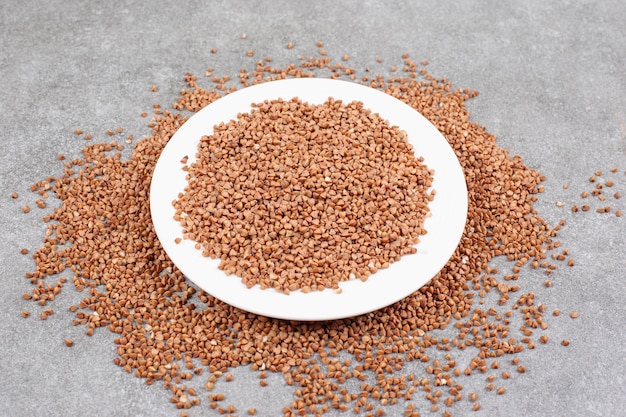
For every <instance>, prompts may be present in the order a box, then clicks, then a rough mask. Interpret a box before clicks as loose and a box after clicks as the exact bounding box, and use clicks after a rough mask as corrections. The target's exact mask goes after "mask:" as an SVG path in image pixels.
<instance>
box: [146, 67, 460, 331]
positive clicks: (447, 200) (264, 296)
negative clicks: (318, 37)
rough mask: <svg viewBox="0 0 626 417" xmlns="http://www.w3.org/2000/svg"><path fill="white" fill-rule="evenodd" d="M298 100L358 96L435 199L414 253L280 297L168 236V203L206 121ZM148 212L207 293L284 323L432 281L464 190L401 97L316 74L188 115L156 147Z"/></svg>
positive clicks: (445, 150)
mask: <svg viewBox="0 0 626 417" xmlns="http://www.w3.org/2000/svg"><path fill="white" fill-rule="evenodd" d="M293 97H298V98H299V99H300V100H302V101H304V102H308V103H309V104H321V103H323V102H325V101H326V100H327V99H328V98H329V97H333V98H335V99H340V100H343V101H344V103H348V102H350V101H361V102H363V103H364V106H365V107H366V108H368V109H370V110H372V111H373V112H374V113H378V114H379V115H380V116H381V117H382V118H383V119H386V120H388V121H389V123H390V124H391V125H396V126H398V127H399V128H401V129H403V130H405V131H406V132H407V134H408V139H409V142H410V143H411V144H412V145H413V150H414V152H415V154H416V156H423V157H424V163H425V164H426V165H427V166H428V167H429V168H430V169H433V170H434V177H433V183H432V188H434V189H435V191H436V196H435V199H434V200H433V201H432V202H430V203H429V209H430V216H429V217H428V218H427V219H426V220H425V221H424V227H425V228H426V230H427V234H426V235H423V236H421V237H420V242H419V243H418V244H416V246H415V247H416V249H417V253H416V254H412V255H405V256H403V257H402V258H401V260H400V261H399V262H394V263H392V264H391V265H390V267H389V268H387V269H384V270H379V271H378V272H376V273H375V274H373V275H371V276H370V277H369V278H368V279H367V280H366V281H365V282H363V281H361V280H359V279H356V280H352V281H345V282H342V283H340V287H341V289H342V291H341V293H339V294H338V293H336V292H335V291H333V290H330V289H328V290H324V291H313V292H309V293H302V292H300V291H295V292H291V293H290V294H288V295H286V294H283V293H279V292H277V291H275V290H273V289H266V290H261V289H260V288H259V286H258V285H257V286H255V287H252V288H246V286H245V285H244V284H243V283H242V282H241V279H240V278H239V277H238V276H235V275H230V276H228V275H226V274H225V273H224V272H223V271H221V270H219V269H218V267H217V266H218V265H219V260H217V259H210V258H205V257H203V256H202V255H201V253H200V251H199V250H196V249H195V248H194V244H195V242H192V241H189V240H183V241H182V242H181V243H180V244H176V243H175V242H174V240H175V239H176V238H178V237H182V228H181V226H180V224H179V223H178V222H177V221H176V220H174V207H173V205H172V202H173V201H174V200H175V199H176V198H177V196H178V194H179V193H180V192H182V191H183V190H184V188H185V186H186V185H187V181H186V178H185V174H186V173H185V172H184V171H183V170H182V167H183V165H182V164H181V159H183V157H184V156H188V157H189V160H188V164H191V163H192V162H193V161H194V160H195V155H196V150H197V145H198V143H199V142H200V139H201V137H202V136H204V135H209V134H212V133H213V126H215V125H216V124H219V123H220V122H228V121H230V120H233V119H236V118H237V114H238V113H245V112H249V111H250V110H251V103H258V102H262V101H264V100H274V99H277V98H282V99H284V100H290V99H292V98H293ZM150 209H151V214H152V221H153V223H154V227H155V230H156V233H157V236H158V238H159V240H160V242H161V244H162V245H163V248H164V249H165V252H166V253H167V254H168V256H169V257H170V259H171V260H172V261H173V262H174V264H175V265H176V266H177V267H178V268H179V269H180V270H181V271H182V272H183V274H185V276H186V277H187V278H188V279H190V280H191V281H193V282H194V283H195V284H196V285H197V286H198V287H200V288H202V289H203V290H205V291H206V292H208V293H209V294H211V295H213V296H214V297H216V298H218V299H220V300H222V301H224V302H226V303H228V304H231V305H233V306H235V307H238V308H241V309H243V310H246V311H250V312H253V313H257V314H261V315H265V316H269V317H274V318H280V319H288V320H307V321H317V320H332V319H339V318H345V317H351V316H356V315H360V314H364V313H368V312H371V311H374V310H377V309H379V308H382V307H385V306H388V305H390V304H392V303H394V302H396V301H398V300H401V299H402V298H404V297H406V296H408V295H409V294H411V293H413V292H414V291H417V290H418V289H419V288H420V287H422V286H423V285H424V284H426V283H427V282H428V281H429V280H430V279H432V278H433V277H434V276H435V275H436V274H437V272H439V270H440V269H441V268H442V267H443V266H444V265H445V264H446V262H447V261H448V259H449V258H450V256H452V254H453V253H454V251H455V249H456V247H457V245H458V243H459V240H460V238H461V234H462V233H463V229H464V226H465V220H466V216H467V188H466V184H465V178H464V176H463V171H462V169H461V166H460V164H459V161H458V159H457V158H456V155H455V154H454V151H453V150H452V148H451V147H450V145H449V144H448V142H447V141H446V140H445V138H444V137H443V136H442V135H441V133H440V132H439V131H438V130H437V129H436V128H435V127H434V126H433V125H432V124H431V123H430V122H429V121H428V120H427V119H426V118H424V117H423V116H422V115H421V114H420V113H418V112H417V111H415V110H414V109H413V108H411V107H410V106H408V105H407V104H405V103H403V102H402V101H400V100H398V99H396V98H394V97H392V96H390V95H388V94H385V93H383V92H381V91H378V90H375V89H373V88H370V87H366V86H362V85H360V84H356V83H352V82H348V81H338V80H330V79H317V78H298V79H289V80H280V81H272V82H267V83H263V84H259V85H255V86H252V87H247V88H244V89H242V90H238V91H236V92H234V93H231V94H228V95H226V96H224V97H223V98H221V99H219V100H217V101H215V102H213V103H211V104H210V105H208V106H206V107H205V108H203V109H202V110H200V111H199V112H198V113H196V114H195V115H194V116H192V117H191V118H190V119H189V120H188V121H187V122H186V123H185V124H184V125H183V126H181V127H180V129H179V130H178V131H177V132H176V133H175V134H174V136H173V137H172V138H171V140H170V141H169V142H168V144H167V146H166V147H165V148H164V150H163V152H162V154H161V156H160V158H159V160H158V162H157V165H156V167H155V170H154V174H153V178H152V183H151V189H150Z"/></svg>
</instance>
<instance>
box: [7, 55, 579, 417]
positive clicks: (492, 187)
mask: <svg viewBox="0 0 626 417" xmlns="http://www.w3.org/2000/svg"><path fill="white" fill-rule="evenodd" d="M341 62H344V63H341ZM341 62H339V63H333V62H332V61H331V59H330V57H329V56H328V55H326V54H324V55H321V56H318V57H310V58H305V57H302V58H301V59H300V61H299V63H294V64H290V65H288V66H286V67H285V68H277V67H272V66H269V65H267V60H266V61H265V62H264V61H258V63H257V64H256V66H255V68H254V69H253V70H252V71H251V72H248V71H247V70H245V69H243V70H241V72H240V73H239V80H240V82H241V84H242V85H243V86H246V85H250V84H256V83H260V82H264V81H267V80H271V79H281V78H287V77H309V76H315V75H321V76H329V77H331V78H346V79H349V80H354V81H355V82H361V83H363V84H365V85H368V86H371V87H372V88H378V89H381V90H382V91H384V92H386V93H387V94H390V95H392V96H394V97H397V98H398V99H400V100H402V101H404V102H405V103H407V104H409V105H410V106H412V107H413V108H414V109H416V110H417V111H419V112H421V113H422V114H423V115H424V116H426V117H427V118H428V119H429V120H430V121H431V122H432V123H433V124H434V125H435V126H436V127H437V128H438V129H439V130H440V131H441V133H442V134H443V135H444V136H445V138H446V139H447V140H448V142H449V143H450V145H451V146H452V148H453V149H454V151H455V153H456V155H457V157H458V158H459V161H460V163H461V165H462V168H463V172H464V174H465V178H466V182H467V188H468V197H469V208H468V219H467V223H466V226H465V230H464V233H463V236H462V238H461V242H460V245H459V246H458V248H457V249H456V251H455V253H454V254H453V256H452V257H451V259H450V260H449V262H448V263H447V264H446V265H445V266H444V268H443V269H442V270H441V271H440V272H439V273H438V274H437V276H435V277H434V278H433V279H432V280H431V281H430V282H429V283H428V284H427V285H425V286H424V287H422V288H421V289H420V290H419V291H417V292H415V293H414V294H412V295H410V296H408V297H406V298H405V299H403V300H401V301H399V302H397V303H395V304H393V305H391V306H389V307H386V308H383V309H381V310H378V311H375V312H373V313H370V314H366V315H363V316H358V317H353V318H347V319H343V320H336V321H331V322H315V323H301V322H289V321H281V320H273V319H269V318H267V317H262V316H258V315H255V314H252V313H248V312H245V311H241V310H238V309H236V308H234V307H232V306H229V305H226V304H224V303H222V302H220V301H219V300H216V299H215V298H213V297H211V296H210V295H208V294H206V293H204V292H202V291H197V290H196V288H195V287H193V286H192V285H191V284H190V283H189V282H188V281H186V280H185V278H184V276H183V275H182V273H181V272H180V271H179V270H177V269H176V267H175V266H174V265H173V264H172V262H171V261H170V260H169V259H168V257H167V256H166V254H165V252H164V251H163V249H162V247H161V245H160V243H159V241H158V240H157V238H156V235H155V232H154V229H153V227H152V223H151V219H150V210H149V199H148V190H149V187H150V181H151V177H152V172H153V169H154V166H155V164H156V161H157V159H158V157H159V155H160V153H161V151H162V149H163V147H164V146H165V145H166V144H167V142H168V140H169V139H170V138H171V137H172V135H173V134H174V132H175V131H176V130H177V129H178V128H179V127H180V126H181V125H182V123H183V122H184V121H185V120H186V115H188V114H189V112H195V111H198V110H200V109H201V108H203V107H204V106H206V105H207V104H209V103H211V102H212V101H214V100H216V99H218V98H219V97H221V96H222V95H223V94H226V93H228V92H229V91H233V90H234V89H235V88H236V87H235V86H234V85H230V84H229V80H230V77H229V76H223V77H217V76H213V78H212V80H213V82H214V85H213V86H212V87H210V88H206V87H202V86H200V85H199V82H198V80H197V79H196V77H195V76H192V75H187V76H186V77H185V81H186V83H187V87H186V88H185V89H183V90H182V91H181V94H180V97H179V98H178V101H177V102H176V103H175V104H174V110H173V111H169V110H167V109H162V108H160V106H155V116H154V118H153V119H152V120H151V121H150V125H149V126H150V127H152V134H151V135H150V136H149V137H147V138H144V139H142V140H139V141H136V142H135V146H134V149H133V151H132V154H131V155H130V157H128V158H122V156H121V154H120V152H119V149H120V148H121V147H122V146H121V145H119V144H117V143H115V142H111V143H108V144H90V145H89V146H86V147H85V148H84V150H83V156H82V158H75V159H72V160H71V161H69V160H68V161H66V162H65V172H64V174H63V175H62V176H61V177H60V178H48V179H46V180H45V181H40V182H38V183H37V184H35V185H34V186H33V188H32V191H35V192H39V193H40V194H41V195H44V194H46V195H47V191H46V190H51V192H54V194H55V195H56V197H57V198H58V199H59V200H60V203H59V204H58V207H57V208H55V209H54V210H53V211H52V212H50V213H49V214H47V215H45V216H44V221H46V222H48V226H47V230H46V233H45V237H44V241H43V245H42V246H41V247H40V248H38V249H37V250H35V251H32V250H31V251H30V253H32V256H33V259H34V261H35V267H34V270H33V271H32V272H28V273H27V274H26V276H27V278H28V279H29V280H30V282H31V283H32V290H31V291H30V292H27V293H25V294H24V298H25V299H30V300H33V301H35V302H36V303H38V304H39V305H40V307H37V306H35V308H39V309H41V314H42V315H43V316H44V317H42V318H46V317H48V316H49V315H50V314H52V313H53V310H52V308H50V307H47V305H48V304H49V303H51V302H52V301H53V300H54V299H55V297H59V296H60V295H62V294H61V289H63V288H64V284H65V283H66V281H67V280H68V278H67V277H68V276H69V277H70V278H69V279H70V280H71V282H72V283H73V284H74V286H75V287H76V289H77V290H78V291H84V292H85V297H84V299H83V300H82V301H81V302H80V303H79V304H78V305H73V306H71V307H70V311H72V312H73V314H75V319H74V322H73V324H75V325H81V326H84V327H85V328H86V332H87V334H88V335H91V334H93V332H94V331H96V330H97V329H102V330H104V329H108V330H109V331H111V332H113V333H115V334H116V338H115V344H116V346H117V357H116V358H115V360H114V362H115V364H117V365H119V366H120V367H121V368H123V369H124V370H126V371H127V372H129V373H131V374H133V375H135V376H136V377H138V378H142V379H144V380H145V381H146V383H147V384H153V383H156V382H158V383H159V384H161V385H162V386H163V387H165V388H166V389H167V390H169V392H170V394H169V395H170V397H171V401H172V403H173V405H174V406H175V407H176V408H178V409H181V412H182V415H187V414H188V413H189V412H191V411H192V410H188V409H189V408H192V407H199V408H200V409H202V410H204V412H207V413H208V412H210V410H217V411H218V412H220V413H229V412H230V411H229V410H233V412H235V410H237V409H238V410H246V409H249V410H251V411H249V412H248V414H251V415H252V414H255V413H257V412H258V413H259V414H260V415H263V414H264V413H263V410H264V407H265V406H267V404H245V405H240V406H237V405H235V404H233V403H232V402H231V399H226V400H224V395H223V394H222V393H220V392H215V391H216V389H217V388H216V383H218V381H219V382H220V384H221V383H222V382H221V381H222V380H223V379H224V378H225V377H224V375H226V374H228V373H229V372H230V371H229V370H232V369H233V368H236V367H240V366H245V367H248V368H249V369H251V370H252V371H253V372H254V371H256V372H259V376H260V377H261V381H262V382H263V384H261V386H260V387H259V389H270V388H263V386H268V387H271V386H272V383H273V382H271V381H272V380H270V379H269V378H266V376H267V375H268V374H267V373H268V372H271V373H278V374H281V375H282V376H283V381H284V382H283V383H282V385H281V386H282V387H283V388H284V387H291V389H292V391H293V397H292V400H291V401H290V402H289V403H287V404H284V408H283V414H284V415H285V416H297V415H320V414H325V413H336V412H337V411H350V414H352V413H353V412H354V413H357V414H358V413H363V414H364V415H372V416H373V415H378V416H380V415H383V414H385V413H388V412H389V413H391V412H392V411H390V410H393V415H400V414H403V415H405V416H418V415H420V413H422V415H424V413H428V412H429V410H430V411H433V412H437V413H443V415H451V414H452V413H453V412H457V411H459V410H460V413H461V414H466V411H469V410H471V409H473V410H478V409H480V408H481V404H480V402H479V401H480V398H481V397H482V396H483V395H485V396H487V395H493V396H494V398H495V395H497V394H502V393H504V392H505V389H506V388H507V387H508V386H507V385H506V381H507V380H508V379H509V378H511V377H513V376H518V375H519V377H521V374H523V373H524V372H525V371H526V368H525V367H524V365H523V364H521V363H520V360H519V357H518V356H517V355H516V354H517V353H519V352H521V351H523V350H526V349H533V348H536V349H538V348H540V346H542V345H543V344H542V343H541V344H540V343H537V344H535V342H536V341H539V340H542V341H545V342H546V343H550V342H549V341H548V339H547V338H541V339H539V338H540V337H541V336H542V335H543V334H544V333H545V331H546V329H547V327H548V322H547V320H548V318H547V317H546V316H547V315H545V316H544V312H546V311H548V310H547V307H546V306H545V305H544V304H542V303H541V302H540V300H537V299H536V297H535V294H534V293H533V292H531V291H523V290H522V288H521V287H520V285H522V286H523V285H524V284H525V280H523V279H519V280H518V278H522V277H524V275H523V274H524V273H528V272H531V273H534V274H536V273H537V271H532V270H530V268H534V269H537V270H543V271H545V273H546V274H551V273H554V271H555V268H556V265H557V264H558V263H559V262H567V260H568V255H569V252H567V250H564V249H562V248H559V246H560V242H558V241H555V240H554V238H555V236H556V233H557V231H558V230H559V228H560V227H561V226H562V225H563V224H562V223H559V225H557V226H555V227H551V226H550V225H548V224H547V222H546V221H544V220H543V219H542V218H541V217H540V216H539V215H538V214H537V212H536V211H535V209H534V208H533V203H534V202H535V201H536V198H537V196H536V193H538V192H540V191H541V186H540V185H539V184H540V182H541V181H542V176H541V175H540V174H539V172H537V171H535V170H531V169H529V168H528V167H526V166H525V165H524V163H523V162H522V160H521V158H520V157H519V156H511V155H509V154H508V152H507V151H506V150H504V149H502V148H500V147H499V146H498V145H497V144H496V140H495V137H494V136H493V135H491V134H490V133H488V132H487V131H486V130H485V128H484V127H482V126H480V125H478V124H477V123H475V122H472V121H470V118H469V113H468V110H467V108H466V106H465V101H466V100H468V99H469V98H471V97H473V96H474V95H475V94H476V93H474V92H470V91H468V90H460V89H456V90H453V89H452V87H451V84H450V83H449V82H448V81H447V80H446V79H436V78H434V77H433V76H431V75H429V74H428V73H427V72H426V70H425V69H424V68H421V67H418V64H416V63H415V62H414V61H412V60H411V59H410V58H409V57H408V55H405V56H403V62H402V63H401V65H398V66H397V68H398V71H397V73H395V74H397V75H396V76H394V77H390V78H385V77H383V76H382V75H379V76H375V75H372V74H371V73H370V72H369V70H366V71H365V72H364V73H365V75H363V76H358V77H357V72H356V71H355V70H354V69H351V68H349V67H347V66H345V61H341ZM209 73H211V74H212V73H213V70H212V69H211V71H210V72H209V71H208V72H207V74H209ZM207 81H210V80H207ZM184 114H185V115H184ZM90 143H93V142H90ZM214 150H216V151H217V149H214ZM225 151H227V149H224V150H223V151H222V152H225ZM60 159H62V158H60ZM260 172H261V171H259V173H260ZM266 174H269V172H268V173H266ZM322 175H325V174H322ZM329 176H330V177H331V180H332V181H335V180H336V178H335V177H333V175H329ZM280 180H284V178H281V179H280ZM318 185H319V184H318ZM324 185H325V184H322V186H324ZM390 191H391V190H390ZM15 201H18V203H16V204H23V203H20V202H19V201H21V200H20V199H16V200H15ZM16 210H17V209H16ZM48 210H49V209H48ZM31 213H32V212H31ZM321 214H322V213H320V215H321ZM31 215H32V214H31ZM311 217H312V216H311ZM266 232H267V231H266V230H262V229H258V230H257V234H264V233H266ZM215 250H217V249H215ZM219 250H220V251H223V250H222V249H219ZM555 251H558V255H557V254H556V253H552V252H555ZM550 255H555V256H550ZM494 258H500V259H503V260H504V262H505V263H504V264H505V265H508V266H505V267H504V268H505V270H503V271H498V270H497V269H496V268H494V267H492V266H490V264H491V261H492V260H493V261H494V262H495V261H496V259H494ZM506 261H509V262H508V264H507V263H506ZM55 280H56V283H55V282H54V281H55ZM518 283H519V285H518ZM494 296H495V301H494ZM23 315H24V316H25V317H28V316H29V315H28V314H26V313H23ZM554 319H555V320H556V319H558V318H556V317H555V318H554ZM460 351H463V354H462V355H461V354H460ZM456 353H459V355H457V357H455V354H456ZM507 357H508V358H509V359H507ZM467 358H470V359H467ZM411 363H414V364H415V363H417V364H418V365H419V366H414V365H411ZM475 374H478V375H477V378H478V379H479V380H480V381H481V382H480V383H481V384H482V388H481V387H480V386H477V387H476V386H475V387H473V388H471V389H464V387H463V383H466V382H467V384H466V386H467V385H471V384H472V383H473V384H475V381H476V379H477V378H472V376H473V375H475ZM228 379H232V378H228ZM274 381H275V380H274ZM473 381H474V382H473ZM223 383H228V382H227V381H224V382H223ZM202 385H204V387H205V388H206V390H208V391H209V392H206V391H205V390H204V389H202ZM219 386H220V385H217V387H219ZM509 388H510V387H509ZM468 391H469V392H468ZM496 393H497V394H496ZM424 401H426V404H427V405H426V406H424V405H423V403H424ZM463 403H465V404H464V405H462V404H463ZM207 404H208V406H209V407H205V406H206V405H207ZM416 404H418V405H416ZM419 404H421V405H419ZM251 406H254V407H253V408H250V407H251ZM252 410H253V411H252Z"/></svg>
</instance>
